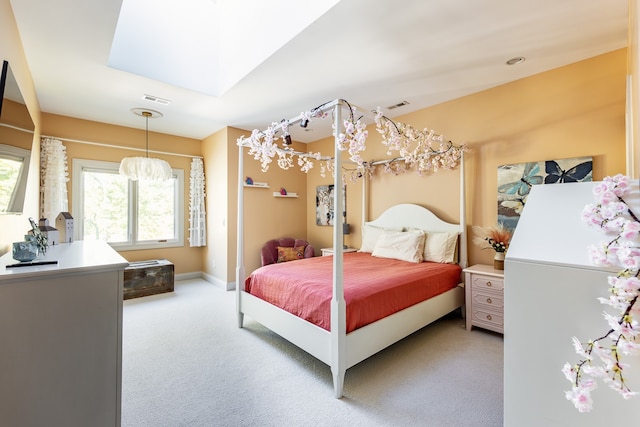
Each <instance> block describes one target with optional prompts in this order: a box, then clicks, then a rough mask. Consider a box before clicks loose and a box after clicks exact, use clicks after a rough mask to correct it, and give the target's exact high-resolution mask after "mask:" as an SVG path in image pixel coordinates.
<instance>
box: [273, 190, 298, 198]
mask: <svg viewBox="0 0 640 427" xmlns="http://www.w3.org/2000/svg"><path fill="white" fill-rule="evenodd" d="M273 197H298V193H287V194H280V192H279V191H274V192H273Z"/></svg>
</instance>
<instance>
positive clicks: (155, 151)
mask: <svg viewBox="0 0 640 427" xmlns="http://www.w3.org/2000/svg"><path fill="white" fill-rule="evenodd" d="M42 138H53V139H60V140H62V141H67V142H76V143H78V144H86V145H96V146H98V147H107V148H118V149H121V150H132V151H142V152H143V153H146V152H147V150H145V149H144V148H135V147H123V146H121V145H113V144H105V143H102V142H92V141H83V140H80V139H71V138H60V137H58V136H50V135H42ZM148 152H149V153H153V154H166V155H168V156H177V157H189V158H192V159H202V156H194V155H192V154H180V153H171V152H168V151H157V150H149V151H148Z"/></svg>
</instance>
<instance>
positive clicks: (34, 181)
mask: <svg viewBox="0 0 640 427" xmlns="http://www.w3.org/2000/svg"><path fill="white" fill-rule="evenodd" d="M0 60H6V61H9V66H10V67H11V70H12V71H13V73H14V75H15V78H16V81H17V83H18V87H19V88H20V91H21V92H22V95H23V97H24V100H25V103H26V105H27V109H28V110H29V113H30V114H31V118H32V119H33V122H34V124H35V132H34V138H33V141H34V142H35V143H34V144H33V146H32V147H31V164H30V166H29V170H30V172H29V180H28V183H27V194H26V199H25V206H24V208H25V209H24V214H22V215H0V255H3V254H5V253H6V252H8V251H10V249H11V242H15V241H19V240H23V239H24V234H25V233H26V231H27V230H29V229H30V228H31V227H30V225H29V217H33V218H35V219H37V218H38V212H39V208H38V200H39V199H38V196H39V194H40V193H39V185H40V177H39V174H38V173H37V171H38V169H39V164H40V144H39V143H38V141H40V105H39V104H38V98H37V97H36V92H35V88H34V86H33V80H32V79H31V73H30V71H29V66H28V64H27V60H26V57H25V55H24V51H23V49H22V42H21V41H20V36H19V34H18V29H17V27H16V22H15V18H14V17H13V10H12V9H11V4H10V3H9V0H0ZM33 171H36V173H32V172H33Z"/></svg>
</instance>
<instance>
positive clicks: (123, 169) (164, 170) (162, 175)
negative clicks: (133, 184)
mask: <svg viewBox="0 0 640 427" xmlns="http://www.w3.org/2000/svg"><path fill="white" fill-rule="evenodd" d="M119 172H120V175H123V176H126V177H127V178H129V179H130V180H132V181H137V180H139V179H146V180H153V181H166V180H168V179H170V178H171V176H172V174H173V172H172V171H171V166H170V165H169V163H167V162H166V161H164V160H162V159H156V158H152V157H151V158H150V157H125V158H124V159H122V161H121V162H120V170H119Z"/></svg>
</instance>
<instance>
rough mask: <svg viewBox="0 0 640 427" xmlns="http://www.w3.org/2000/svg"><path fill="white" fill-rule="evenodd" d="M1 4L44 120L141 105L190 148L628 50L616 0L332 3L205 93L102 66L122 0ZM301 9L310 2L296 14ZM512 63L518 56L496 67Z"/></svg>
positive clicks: (438, 98)
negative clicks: (212, 138)
mask: <svg viewBox="0 0 640 427" xmlns="http://www.w3.org/2000/svg"><path fill="white" fill-rule="evenodd" d="M10 1H11V5H12V7H13V10H14V14H15V17H16V21H17V24H18V30H19V32H20V36H21V38H22V43H23V46H24V50H25V54H26V57H27V62H28V64H29V67H30V69H31V74H32V76H33V80H34V84H35V89H36V93H37V94H38V100H39V102H40V107H41V109H42V111H43V112H47V113H53V114H60V115H64V116H70V117H76V118H80V119H86V120H93V121H98V122H104V123H111V124H115V125H121V126H127V127H133V128H144V121H143V120H142V119H141V118H140V117H139V116H136V115H134V114H132V113H131V111H130V110H131V109H132V108H147V109H154V110H158V111H160V112H162V113H163V115H164V117H163V118H161V119H157V120H154V121H153V122H152V123H150V129H151V130H152V131H155V132H163V133H168V134H172V135H179V136H185V137H191V138H196V139H203V138H205V137H207V136H209V135H211V134H213V133H214V132H216V131H218V130H220V129H222V128H223V127H225V126H234V127H238V128H241V129H247V130H252V129H255V128H259V129H263V128H264V127H266V126H267V125H269V124H270V123H271V122H274V121H275V122H279V121H280V120H281V119H285V118H286V119H288V118H291V117H294V116H296V115H298V114H299V113H300V112H302V111H307V110H309V109H311V108H313V107H316V106H318V105H319V104H322V103H324V102H326V101H330V100H333V99H336V98H343V99H346V100H347V101H349V102H351V103H353V104H355V105H358V106H361V107H363V108H365V109H368V110H371V109H374V108H376V107H378V106H380V107H382V108H383V110H385V112H386V113H387V115H388V116H389V117H394V116H397V115H399V114H406V113H409V112H412V111H415V110H419V109H422V108H425V107H428V106H431V105H435V104H439V103H441V102H444V101H447V100H451V99H454V98H458V97H461V96H464V95H467V94H471V93H475V92H478V91H482V90H485V89H488V88H491V87H495V86H498V85H501V84H504V83H507V82H510V81H513V80H517V79H520V78H523V77H526V76H529V75H532V74H537V73H540V72H543V71H546V70H549V69H553V68H557V67H560V66H563V65H566V64H569V63H572V62H576V61H580V60H583V59H586V58H590V57H593V56H596V55H600V54H602V53H606V52H610V51H612V50H616V49H619V48H622V47H624V46H626V44H627V22H628V18H627V0H606V1H603V0H560V1H559V0H393V1H392V0H342V1H340V2H339V3H338V4H337V5H336V6H334V7H333V8H332V9H330V10H329V11H328V12H327V13H326V14H325V15H323V16H322V17H320V18H319V19H317V20H316V21H315V22H313V23H312V24H311V25H310V26H308V27H307V28H306V29H304V30H303V31H302V32H301V33H300V34H299V35H297V36H296V37H294V38H293V39H292V40H291V41H290V42H288V43H287V44H286V45H285V46H284V47H282V48H281V49H279V50H278V51H276V52H275V53H274V54H273V55H271V56H270V57H268V58H267V59H266V60H264V61H263V62H262V63H261V64H260V65H258V66H257V67H256V68H255V69H254V70H253V71H251V72H250V73H249V74H247V75H246V76H245V77H244V78H242V79H241V80H240V81H239V82H238V83H237V84H236V85H235V86H233V87H232V88H231V89H229V90H227V91H226V92H225V93H224V94H223V95H221V96H219V97H215V96H210V95H204V94H202V93H198V92H195V91H191V90H188V89H183V88H180V87H177V86H172V85H170V84H167V83H163V82H160V81H157V80H152V79H149V78H145V77H142V76H140V75H136V74H132V73H128V72H124V71H121V70H118V69H115V68H111V67H109V66H108V65H107V63H108V60H109V55H110V50H111V45H112V41H113V37H114V31H115V29H116V24H117V20H118V14H119V11H120V6H121V1H117V0H109V1H106V0H56V1H51V0H10ZM182 1H188V0H182ZM211 1H214V0H211ZM236 1H240V0H236ZM242 1H248V2H251V1H256V2H259V1H262V0H242ZM306 1H309V2H311V1H316V2H317V1H320V0H305V1H299V2H298V3H299V4H300V6H299V7H300V8H304V7H305V6H304V5H305V3H306ZM248 8H250V6H248ZM271 24H272V25H273V26H280V25H287V21H286V19H281V20H275V21H274V22H271ZM160 30H161V31H164V32H171V31H172V30H173V31H175V29H173V28H166V27H162V28H160ZM248 30H249V28H246V27H244V26H242V27H239V28H238V29H237V31H238V32H239V34H240V32H242V33H243V35H244V36H246V31H248ZM267 35H268V34H264V33H260V34H257V35H255V36H252V37H255V38H256V40H258V38H261V37H265V36H267ZM198 54H199V53H198V52H193V55H198ZM517 56H524V57H526V61H524V62H523V63H521V64H518V65H515V66H507V65H505V62H506V61H507V60H508V59H510V58H513V57H517ZM240 59H242V58H240V57H239V58H238V60H240ZM185 72H186V73H189V70H188V69H187V70H185ZM187 76H188V74H187ZM145 94H147V95H153V96H157V97H160V98H164V99H169V100H171V103H170V104H169V105H160V104H156V103H152V102H149V101H145V100H143V99H142V96H143V95H145ZM401 101H408V102H409V105H407V106H404V107H402V108H398V109H395V110H393V111H389V110H386V108H385V107H387V106H390V105H394V104H396V103H399V102H401ZM434 127H435V126H434ZM329 132H330V130H329V129H327V128H326V127H325V128H316V129H315V131H311V132H300V133H296V134H293V136H294V139H297V140H300V141H304V142H308V141H313V140H317V139H319V138H322V137H325V136H328V133H329Z"/></svg>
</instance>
